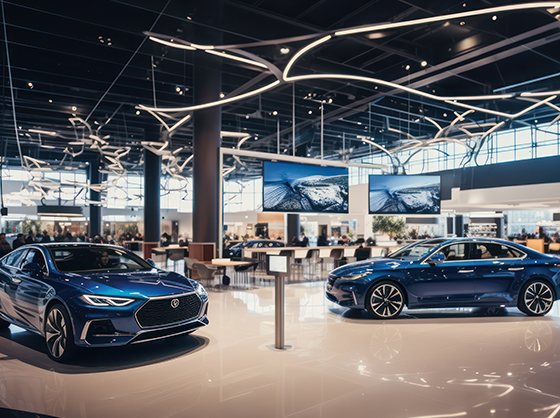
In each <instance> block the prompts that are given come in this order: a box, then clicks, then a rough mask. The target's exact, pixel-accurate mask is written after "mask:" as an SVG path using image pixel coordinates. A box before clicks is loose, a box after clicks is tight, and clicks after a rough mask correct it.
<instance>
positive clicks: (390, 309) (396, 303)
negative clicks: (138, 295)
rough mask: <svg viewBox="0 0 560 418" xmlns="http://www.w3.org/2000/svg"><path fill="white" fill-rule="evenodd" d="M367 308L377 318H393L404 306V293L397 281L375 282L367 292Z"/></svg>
mask: <svg viewBox="0 0 560 418" xmlns="http://www.w3.org/2000/svg"><path fill="white" fill-rule="evenodd" d="M365 305H366V309H367V311H368V312H369V313H370V314H371V315H372V316H373V317H374V318H376V319H392V318H395V317H397V316H398V315H399V314H400V313H401V311H402V310H403V308H404V293H403V290H402V289H401V287H400V286H399V285H398V284H396V283H395V282H392V281H389V280H384V281H382V282H379V283H375V284H374V285H373V286H372V287H371V288H370V289H369V290H368V292H367V293H366V302H365Z"/></svg>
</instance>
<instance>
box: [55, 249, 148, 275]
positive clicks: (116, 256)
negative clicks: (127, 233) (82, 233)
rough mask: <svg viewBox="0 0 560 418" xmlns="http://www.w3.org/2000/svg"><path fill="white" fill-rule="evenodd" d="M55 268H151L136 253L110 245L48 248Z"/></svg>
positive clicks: (73, 269) (81, 270)
mask: <svg viewBox="0 0 560 418" xmlns="http://www.w3.org/2000/svg"><path fill="white" fill-rule="evenodd" d="M49 251H50V252H51V256H52V259H53V261H54V263H55V266H56V268H57V270H59V271H62V272H85V271H87V272H102V271H123V272H124V271H130V270H141V271H142V270H151V269H152V266H150V265H149V264H148V263H146V262H145V261H144V260H142V259H141V258H140V257H138V256H137V255H135V254H133V253H131V252H128V251H125V250H120V249H116V248H111V247H72V248H56V247H54V248H53V247H51V248H49Z"/></svg>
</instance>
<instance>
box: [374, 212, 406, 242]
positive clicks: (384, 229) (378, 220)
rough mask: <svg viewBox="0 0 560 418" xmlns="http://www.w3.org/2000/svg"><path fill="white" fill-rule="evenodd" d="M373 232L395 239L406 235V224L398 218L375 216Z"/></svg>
mask: <svg viewBox="0 0 560 418" xmlns="http://www.w3.org/2000/svg"><path fill="white" fill-rule="evenodd" d="M371 230H372V232H373V233H374V234H376V233H379V234H385V235H388V236H389V238H390V239H394V238H396V237H397V236H401V235H403V234H404V233H405V231H406V224H405V222H404V219H402V218H399V217H397V216H374V217H373V222H372V225H371Z"/></svg>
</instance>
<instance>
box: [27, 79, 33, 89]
mask: <svg viewBox="0 0 560 418" xmlns="http://www.w3.org/2000/svg"><path fill="white" fill-rule="evenodd" d="M27 85H28V86H29V88H30V89H32V88H33V87H35V86H34V85H33V83H32V82H31V81H30V82H29V83H27Z"/></svg>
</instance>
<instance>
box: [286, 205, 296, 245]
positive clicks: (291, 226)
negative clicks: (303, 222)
mask: <svg viewBox="0 0 560 418" xmlns="http://www.w3.org/2000/svg"><path fill="white" fill-rule="evenodd" d="M287 224H288V231H287V232H288V236H287V237H286V243H287V245H288V246H290V245H291V244H292V240H293V239H294V237H296V238H299V215H298V214H293V213H289V214H288V222H287Z"/></svg>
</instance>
